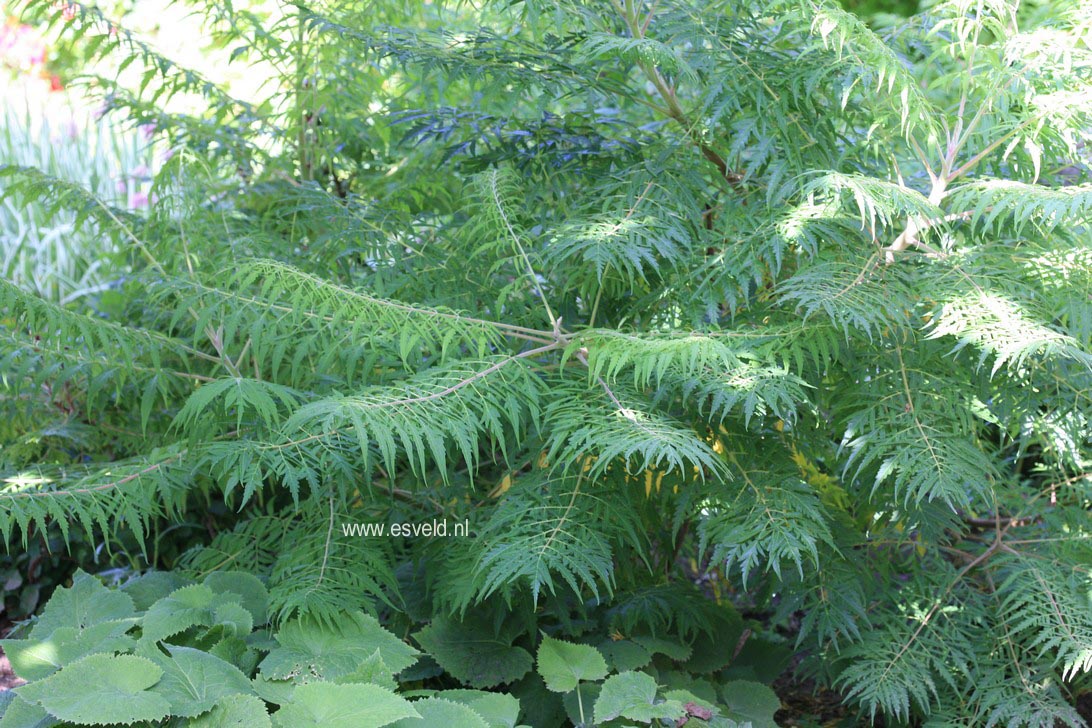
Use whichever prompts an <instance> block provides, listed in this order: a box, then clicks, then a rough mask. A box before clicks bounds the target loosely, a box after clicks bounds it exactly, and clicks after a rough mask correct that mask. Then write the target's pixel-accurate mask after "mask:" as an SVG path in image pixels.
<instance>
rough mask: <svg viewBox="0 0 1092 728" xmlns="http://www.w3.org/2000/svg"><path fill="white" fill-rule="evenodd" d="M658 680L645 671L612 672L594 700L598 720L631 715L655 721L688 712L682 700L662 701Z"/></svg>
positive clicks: (598, 721)
mask: <svg viewBox="0 0 1092 728" xmlns="http://www.w3.org/2000/svg"><path fill="white" fill-rule="evenodd" d="M658 689H659V688H658V687H657V686H656V680H655V679H654V678H653V677H652V676H651V675H649V674H647V673H644V672H623V673H619V674H618V675H611V676H610V677H609V678H607V680H606V682H604V683H603V688H602V690H601V691H600V693H599V698H598V699H597V700H596V701H595V721H596V722H597V723H603V722H605V721H608V720H614V719H615V718H619V717H622V718H629V719H630V720H635V721H639V722H641V723H651V722H652V721H654V720H661V719H666V720H676V719H678V718H680V717H682V716H683V715H684V714H685V712H686V711H685V709H684V708H683V705H682V703H680V702H678V701H675V700H660V699H658V698H657V697H656V692H657V690H658Z"/></svg>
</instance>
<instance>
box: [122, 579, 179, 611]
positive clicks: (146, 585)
mask: <svg viewBox="0 0 1092 728" xmlns="http://www.w3.org/2000/svg"><path fill="white" fill-rule="evenodd" d="M191 583H192V582H191V581H189V580H188V579H186V578H185V577H183V576H182V575H181V574H179V573H177V572H174V571H147V572H145V573H143V574H141V575H140V576H138V577H137V578H135V579H133V580H131V581H127V582H125V584H123V585H122V586H121V590H122V591H123V592H125V593H126V594H128V595H129V596H130V597H132V598H133V606H134V607H136V610H137V611H138V612H144V611H147V609H148V608H149V607H151V606H152V605H153V604H155V603H156V602H158V601H159V600H160V599H162V598H163V597H166V596H170V594H171V592H173V591H175V590H177V589H181V588H182V587H184V586H189V585H190V584H191Z"/></svg>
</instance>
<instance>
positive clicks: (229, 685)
mask: <svg viewBox="0 0 1092 728" xmlns="http://www.w3.org/2000/svg"><path fill="white" fill-rule="evenodd" d="M167 651H168V652H169V653H170V657H168V656H166V655H164V654H162V653H160V652H158V651H153V650H149V651H147V653H146V654H145V656H146V657H148V658H149V659H151V660H152V661H153V662H154V663H156V664H157V665H159V667H160V668H161V669H162V670H163V677H162V678H160V680H159V682H158V683H156V685H155V687H154V688H152V692H155V693H158V694H159V695H162V696H163V697H164V698H166V699H167V701H168V702H169V703H170V706H171V715H181V716H186V717H191V718H192V717H194V716H196V715H199V714H201V713H204V712H205V711H207V710H209V709H211V708H212V706H213V705H214V704H215V703H217V702H218V701H219V700H220V699H221V698H223V697H226V696H228V695H251V694H253V692H254V688H253V687H251V684H250V680H248V679H247V677H246V675H244V674H243V673H242V671H241V670H239V668H237V667H235V666H234V665H232V664H230V663H228V662H225V661H224V660H221V659H220V658H219V657H216V656H214V655H210V654H209V653H207V652H202V651H201V650H196V649H193V648H191V647H176V646H173V645H168V646H167Z"/></svg>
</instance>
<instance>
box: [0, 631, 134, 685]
mask: <svg viewBox="0 0 1092 728" xmlns="http://www.w3.org/2000/svg"><path fill="white" fill-rule="evenodd" d="M134 624H135V620H133V619H125V620H118V621H114V622H100V623H99V624H96V625H92V626H91V627H88V628H87V629H84V630H83V631H78V630H76V629H75V628H73V627H58V628H57V629H55V630H53V632H52V633H51V634H50V635H49V636H48V637H46V638H45V639H26V640H0V649H2V650H3V651H4V654H5V655H7V657H8V660H10V661H11V667H12V669H13V670H14V671H15V674H16V675H18V676H19V677H21V678H23V679H24V680H27V681H28V682H33V681H35V680H41V679H42V678H44V677H47V676H48V675H50V674H52V673H54V672H56V671H57V670H58V669H59V668H61V667H64V666H65V665H67V664H69V663H70V662H75V661H76V660H78V659H80V658H81V657H86V656H87V655H91V654H95V653H97V652H109V653H114V652H128V651H129V650H130V649H131V648H132V646H133V645H134V644H135V640H133V638H132V637H129V636H128V635H126V634H125V633H126V632H127V631H129V630H130V629H132V627H133V625H134Z"/></svg>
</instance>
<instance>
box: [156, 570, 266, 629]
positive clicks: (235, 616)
mask: <svg viewBox="0 0 1092 728" xmlns="http://www.w3.org/2000/svg"><path fill="white" fill-rule="evenodd" d="M214 626H221V627H223V629H224V630H225V632H226V633H227V634H228V635H233V634H243V635H245V634H248V633H249V632H250V630H251V629H253V626H254V625H253V618H252V617H251V615H250V612H248V611H247V610H246V609H244V608H243V607H242V605H241V604H239V596H238V595H236V594H232V593H225V594H215V593H214V592H213V591H212V589H210V588H209V587H207V586H205V585H204V584H192V585H190V586H184V587H182V588H181V589H176V590H175V591H173V592H171V594H170V595H169V596H166V597H164V598H162V599H160V600H159V601H157V602H156V603H155V604H153V605H152V606H151V607H150V608H149V609H148V611H147V613H146V614H145V615H144V621H143V623H142V627H143V634H142V635H141V640H142V641H145V642H158V641H160V640H164V639H167V638H169V637H173V636H174V635H176V634H178V633H180V632H184V631H185V630H187V629H189V628H190V627H214Z"/></svg>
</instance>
